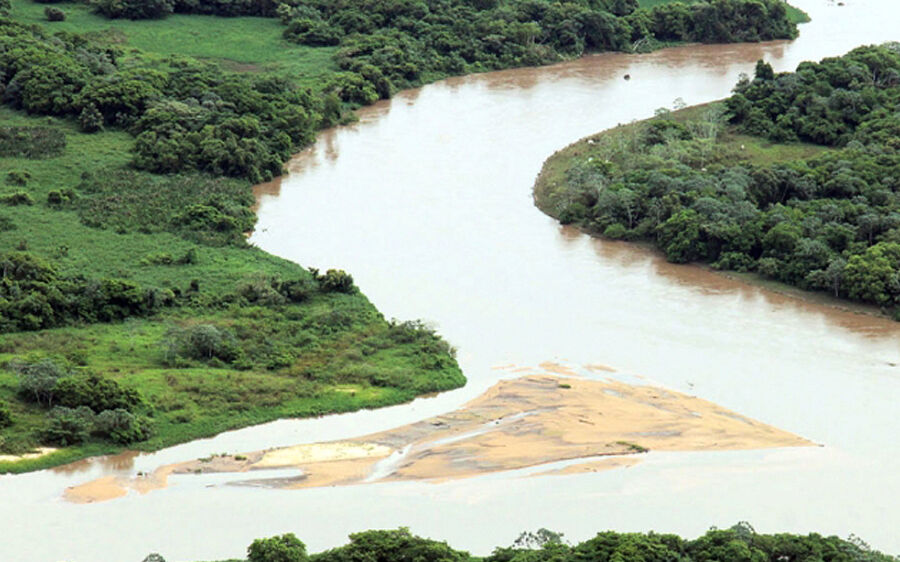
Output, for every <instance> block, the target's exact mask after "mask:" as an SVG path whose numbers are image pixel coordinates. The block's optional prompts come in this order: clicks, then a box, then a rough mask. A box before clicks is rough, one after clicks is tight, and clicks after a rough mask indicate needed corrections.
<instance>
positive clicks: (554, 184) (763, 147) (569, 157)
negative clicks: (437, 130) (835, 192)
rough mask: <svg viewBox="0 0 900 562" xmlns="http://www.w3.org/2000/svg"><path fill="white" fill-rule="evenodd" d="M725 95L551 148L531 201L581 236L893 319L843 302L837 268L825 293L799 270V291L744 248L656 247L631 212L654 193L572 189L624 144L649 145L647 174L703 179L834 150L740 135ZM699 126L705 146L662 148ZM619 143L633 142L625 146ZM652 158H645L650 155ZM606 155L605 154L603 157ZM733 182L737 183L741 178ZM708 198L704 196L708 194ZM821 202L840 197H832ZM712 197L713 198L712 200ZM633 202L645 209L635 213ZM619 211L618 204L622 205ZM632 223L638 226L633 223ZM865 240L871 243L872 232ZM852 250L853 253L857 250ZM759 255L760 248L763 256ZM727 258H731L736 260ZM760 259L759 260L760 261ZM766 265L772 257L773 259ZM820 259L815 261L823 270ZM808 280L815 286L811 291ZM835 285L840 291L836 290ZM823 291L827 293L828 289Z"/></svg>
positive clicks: (608, 163)
mask: <svg viewBox="0 0 900 562" xmlns="http://www.w3.org/2000/svg"><path fill="white" fill-rule="evenodd" d="M726 101H727V100H719V101H716V102H710V103H706V104H701V105H697V106H692V107H687V108H682V109H676V110H674V111H668V110H665V109H661V110H659V111H658V112H657V113H658V115H657V117H654V118H652V119H647V120H643V121H637V122H633V123H630V124H628V125H619V126H617V127H615V128H612V129H608V130H606V131H603V132H600V133H596V134H593V135H589V136H587V137H584V138H582V139H580V140H578V141H576V142H574V143H572V144H570V145H569V146H567V147H565V148H563V149H560V150H558V151H557V152H555V153H554V154H553V155H551V156H550V157H549V158H547V159H546V160H545V162H544V164H543V165H542V168H541V170H540V172H539V174H538V176H537V178H536V179H535V182H534V186H533V189H532V195H533V200H534V203H535V205H536V206H537V207H538V208H539V209H540V210H541V211H542V212H544V213H545V214H547V215H549V216H551V217H553V218H555V219H557V220H559V221H560V222H562V223H563V224H571V225H572V226H574V227H575V228H578V229H579V230H580V231H582V232H584V233H586V234H589V235H591V236H595V237H602V238H604V239H607V240H624V241H626V242H627V243H631V244H638V245H640V246H642V247H645V248H648V249H651V251H653V252H655V253H656V254H658V255H667V254H668V258H669V259H670V261H675V262H677V263H681V262H684V261H691V262H692V263H691V265H692V266H694V267H701V268H704V269H705V270H707V271H711V272H713V273H716V274H717V275H721V276H723V277H726V278H728V279H734V280H738V281H740V282H744V283H748V284H752V285H754V286H758V287H761V288H764V289H766V290H768V291H771V292H774V293H778V294H781V295H785V296H788V297H791V298H797V299H801V300H803V301H805V302H809V303H815V304H822V305H826V306H829V307H832V308H836V309H838V310H842V311H846V312H852V313H855V314H865V315H869V316H875V317H879V318H893V317H894V315H893V313H889V311H887V310H886V309H885V307H884V306H876V305H875V304H872V303H871V302H860V301H859V300H849V299H848V298H847V295H846V293H847V291H846V289H844V288H843V287H840V282H841V280H843V274H841V275H840V276H839V277H835V280H834V281H833V283H832V285H833V286H829V288H828V291H825V290H822V289H823V287H821V286H819V285H821V284H822V283H821V282H820V283H819V284H818V285H816V284H814V283H813V282H810V281H809V280H808V279H807V280H804V279H802V276H801V278H800V279H799V281H795V283H798V282H799V283H800V284H801V285H803V286H804V288H805V289H806V290H804V288H801V287H798V286H796V285H792V284H789V283H786V282H784V281H781V280H779V279H775V278H773V276H774V275H776V274H777V275H783V274H782V273H781V272H778V271H775V272H769V273H768V274H767V275H766V274H763V273H761V272H762V271H763V269H764V267H768V268H771V267H774V266H770V264H768V263H767V264H766V265H765V266H763V265H760V266H759V267H757V264H756V263H755V261H756V260H753V259H750V258H749V257H747V256H746V255H744V254H740V255H739V254H737V253H735V254H728V257H727V259H726V258H722V259H719V260H718V261H717V262H716V263H710V262H711V261H714V258H707V261H693V260H696V259H697V258H698V257H699V256H700V254H697V255H694V254H690V251H688V252H687V253H686V254H685V255H689V257H688V258H686V259H685V258H683V257H681V255H680V254H677V253H673V251H671V250H670V251H664V250H663V249H662V247H661V246H660V244H662V242H660V241H659V240H658V238H660V237H661V236H662V235H663V234H665V233H663V232H662V231H661V230H660V229H661V228H662V226H661V225H657V226H656V227H655V228H656V230H654V229H653V228H650V227H648V226H646V225H645V223H649V222H651V221H649V220H647V219H646V218H644V219H638V218H634V219H632V218H631V216H632V214H633V215H634V216H638V214H639V213H643V212H645V211H646V209H645V208H646V207H647V205H649V203H648V201H650V200H651V199H654V198H655V199H657V200H659V199H660V196H654V197H651V198H648V199H647V200H643V199H641V198H638V197H636V196H635V194H634V192H633V191H631V190H629V189H628V188H625V187H624V185H614V186H612V188H609V189H607V188H606V187H604V185H603V181H600V184H598V185H597V186H595V187H589V186H588V185H587V184H585V185H580V184H579V186H578V187H575V186H574V184H575V183H577V182H582V181H583V180H581V179H578V180H576V179H573V178H574V177H575V176H576V175H579V176H584V175H585V174H587V175H590V174H592V173H597V174H599V176H602V175H603V174H604V173H606V172H597V171H593V172H592V171H588V170H589V169H591V168H592V167H593V168H594V169H595V170H601V169H602V168H603V167H607V168H608V169H609V170H613V169H616V168H617V167H618V166H620V165H623V161H627V160H628V159H629V158H631V156H628V153H629V151H630V150H634V151H649V152H648V153H652V154H655V155H656V156H654V157H655V158H657V160H655V161H653V162H650V163H649V164H648V166H649V168H648V170H654V171H652V172H650V171H648V174H651V175H652V174H659V173H661V174H662V175H665V174H667V173H669V172H668V171H666V170H660V166H664V165H670V166H673V167H677V166H683V165H684V163H687V167H690V168H693V169H695V170H698V171H700V172H703V174H705V175H708V176H709V177H715V174H719V173H721V172H722V170H723V166H725V165H728V166H734V165H735V164H739V165H740V166H744V167H745V168H744V169H749V170H753V171H754V173H755V172H756V171H759V172H760V173H763V172H765V171H767V170H771V169H772V168H773V167H776V166H781V165H785V166H789V165H794V166H803V165H805V164H802V163H807V162H818V161H821V160H826V161H827V159H828V158H829V157H831V156H833V152H834V151H835V150H837V149H835V148H832V147H828V146H822V145H817V144H810V143H803V142H791V143H776V142H773V141H771V140H770V139H765V138H761V137H758V136H751V135H748V134H745V133H744V132H743V131H742V130H740V129H739V128H738V127H737V126H733V125H727V124H725V123H724V120H723V117H722V116H723V115H724V114H725V113H727V112H728V109H727V108H726ZM703 128H707V129H712V130H714V131H715V132H713V133H712V134H711V137H710V138H707V139H704V141H705V142H707V143H708V144H707V145H706V147H701V148H700V149H699V150H700V151H701V153H700V154H694V155H691V156H685V155H684V154H683V153H682V154H680V155H679V154H678V151H679V150H683V149H682V148H677V147H675V148H669V147H667V144H666V143H671V144H670V145H669V146H672V147H674V146H676V145H677V143H678V142H679V141H680V140H681V139H679V138H677V136H676V135H682V134H684V135H690V134H706V132H705V131H703V132H701V133H695V132H694V131H696V130H698V129H703ZM664 129H669V130H670V131H675V132H672V133H668V134H669V136H668V137H666V138H665V140H664V139H663V138H662V137H661V138H660V139H659V140H652V141H649V142H650V143H651V144H652V143H656V142H659V143H661V144H660V145H659V146H658V147H656V148H658V150H657V151H656V152H655V153H654V152H653V150H656V149H654V148H648V146H646V145H643V146H642V143H643V142H645V141H644V140H643V138H644V137H645V136H646V135H648V134H654V135H655V134H657V133H655V132H654V133H648V131H651V130H654V131H656V130H660V131H662V130H664ZM679 131H681V132H679ZM689 131H691V132H689ZM613 145H615V146H616V148H611V147H612V146H613ZM626 145H627V146H630V147H632V148H625V147H626ZM692 149H693V150H696V147H693V148H689V149H688V150H692ZM703 151H705V153H703ZM614 154H615V156H614ZM635 157H636V156H635ZM654 157H649V158H651V159H652V158H654ZM611 158H612V160H610V159H611ZM679 159H682V161H681V162H679V161H678V160H679ZM725 162H727V164H725ZM662 163H666V164H662ZM706 166H709V170H710V171H709V173H708V174H707V167H706ZM657 170H659V171H657ZM610 173H612V172H610ZM599 176H598V177H599ZM646 177H647V176H646V175H645V178H646ZM804 179H808V178H804ZM645 181H646V180H645ZM654 181H656V180H654ZM722 181H726V180H722ZM738 185H740V183H739V184H738ZM748 185H749V184H748ZM629 187H633V186H629ZM699 189H701V190H702V189H705V190H706V191H707V192H708V193H704V194H703V195H704V196H706V197H710V194H711V193H712V190H711V189H710V188H709V187H705V188H699ZM736 189H738V190H740V192H741V193H744V190H749V189H748V187H747V186H742V187H738V188H736ZM591 190H594V191H591ZM623 193H624V194H626V195H628V196H629V197H632V199H629V200H628V201H625V200H624V199H623V200H619V201H614V202H612V203H610V202H609V201H608V200H610V199H615V198H617V197H619V196H620V194H623ZM623 196H624V195H623ZM744 197H746V195H744ZM801 197H802V196H801ZM604 198H605V199H604ZM688 198H689V199H696V198H697V194H696V192H693V194H692V195H691V196H689V197H688ZM708 200H710V201H711V199H708ZM828 201H838V202H839V200H838V199H833V200H828ZM657 202H659V203H660V204H662V205H670V206H671V205H672V204H673V203H672V202H671V200H670V201H668V202H667V203H662V202H661V201H657ZM823 202H824V201H823ZM713 203H715V202H714V201H713ZM585 205H587V206H590V205H597V206H598V207H599V206H601V205H605V206H606V207H609V208H610V209H612V208H614V207H615V206H618V207H619V211H614V210H610V213H614V212H620V213H624V215H622V214H620V215H619V216H620V217H621V216H626V217H628V218H627V220H628V223H627V224H626V225H625V226H623V224H622V223H621V222H615V221H616V220H624V219H614V218H613V219H609V218H604V219H597V220H591V219H588V218H585V215H588V214H590V213H591V212H592V211H591V210H588V209H586V208H585ZM779 205H780V203H779ZM638 207H640V208H642V209H644V210H643V211H638V210H637V209H638ZM622 209H625V210H624V211H622ZM736 209H737V204H735V206H734V207H733V208H732V209H729V210H728V211H725V212H729V211H731V212H738V211H737V210H736ZM690 212H692V211H690ZM673 220H674V219H673ZM701 220H706V221H708V222H712V219H711V218H709V217H704V219H701ZM776 220H777V219H776ZM641 221H642V222H641ZM639 222H640V224H638V223H639ZM694 226H699V225H694ZM714 226H715V225H714ZM732 226H733V225H732ZM829 226H830V225H829ZM716 227H718V226H716ZM754 227H755V228H759V227H758V226H756V225H753V227H751V226H750V225H749V224H748V225H744V228H747V229H748V230H752V228H754ZM680 228H692V226H691V225H682V227H680ZM699 228H700V229H705V228H713V227H707V225H705V224H704V225H702V226H699ZM676 230H677V229H676ZM704 232H705V231H704ZM815 235H816V233H815V232H813V234H810V235H808V236H810V237H813V236H815ZM701 236H702V235H701ZM710 237H713V235H710ZM715 243H720V241H715ZM742 243H743V244H744V246H743V247H744V248H746V250H747V252H748V253H749V252H750V251H751V248H752V247H753V244H754V243H753V242H742ZM794 243H795V242H790V244H794ZM869 243H871V237H870V239H869ZM712 244H713V242H710V245H712ZM725 244H726V245H727V244H728V242H725ZM755 244H756V246H759V244H760V242H759V241H757V242H755ZM753 251H755V252H757V254H756V257H757V258H760V259H761V261H760V264H762V263H763V262H764V261H766V260H770V261H772V258H771V256H773V255H775V256H777V257H779V259H780V258H783V256H781V255H780V254H778V253H774V252H773V250H770V249H766V250H765V252H763V251H762V250H760V249H758V248H756V249H754V250H753ZM854 251H856V252H858V250H854ZM700 253H701V254H702V250H700ZM759 254H762V256H760V255H759ZM673 256H674V257H673ZM733 256H738V257H739V258H740V259H738V258H736V257H733ZM764 257H765V259H762V258H764ZM798 259H802V258H798ZM729 260H730V261H729ZM735 260H737V261H735ZM742 260H744V261H742ZM745 261H746V263H745ZM732 262H733V263H732ZM772 263H778V262H775V261H772ZM842 264H844V265H842V266H841V267H842V268H843V267H844V266H845V264H846V261H843V262H842ZM825 265H828V264H825ZM825 265H822V266H820V267H823V268H824V267H825ZM780 267H783V266H780ZM765 271H769V269H765ZM819 274H820V275H821V276H824V275H825V274H824V271H820V272H819ZM835 275H837V274H835ZM809 286H812V287H814V288H815V289H818V290H810V289H809ZM839 291H840V295H841V296H840V297H839V296H838V292H839ZM851 291H852V289H851ZM829 292H831V293H834V294H829Z"/></svg>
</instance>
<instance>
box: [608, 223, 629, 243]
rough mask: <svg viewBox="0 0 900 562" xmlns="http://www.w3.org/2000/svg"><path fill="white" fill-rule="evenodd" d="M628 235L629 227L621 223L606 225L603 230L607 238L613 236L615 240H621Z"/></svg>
mask: <svg viewBox="0 0 900 562" xmlns="http://www.w3.org/2000/svg"><path fill="white" fill-rule="evenodd" d="M627 235H628V229H627V228H625V226H624V225H622V224H619V223H617V222H616V223H613V224H611V225H609V226H607V227H606V229H605V230H604V231H603V236H604V237H605V238H612V239H613V240H621V239H623V238H625V237H626V236H627Z"/></svg>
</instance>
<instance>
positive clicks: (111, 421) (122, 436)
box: [93, 409, 152, 445]
mask: <svg viewBox="0 0 900 562" xmlns="http://www.w3.org/2000/svg"><path fill="white" fill-rule="evenodd" d="M93 432H94V433H95V434H97V435H100V436H102V437H106V438H108V439H110V440H112V441H115V442H116V443H118V444H120V445H128V444H130V443H135V442H137V441H144V440H146V439H148V438H149V437H150V435H151V433H152V432H151V430H150V422H149V420H148V419H147V418H145V417H143V416H136V415H134V414H132V413H131V412H128V411H126V410H122V409H115V410H104V411H102V412H100V413H99V414H97V416H96V417H95V418H94V428H93Z"/></svg>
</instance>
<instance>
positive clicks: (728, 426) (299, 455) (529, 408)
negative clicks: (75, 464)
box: [65, 367, 812, 502]
mask: <svg viewBox="0 0 900 562" xmlns="http://www.w3.org/2000/svg"><path fill="white" fill-rule="evenodd" d="M606 369H608V368H604V367H600V368H596V370H598V371H599V370H606ZM567 370H568V369H559V368H553V369H552V370H551V371H552V372H555V373H560V372H564V371H567ZM545 372H546V371H545ZM810 445H812V443H811V442H809V441H807V440H805V439H803V438H801V437H798V436H796V435H793V434H790V433H787V432H785V431H782V430H779V429H777V428H775V427H772V426H769V425H766V424H763V423H760V422H758V421H755V420H752V419H750V418H747V417H744V416H741V415H739V414H737V413H735V412H731V411H729V410H726V409H724V408H722V407H719V406H717V405H716V404H713V403H711V402H707V401H706V400H702V399H699V398H696V397H692V396H687V395H685V394H681V393H678V392H673V391H669V390H664V389H661V388H657V387H652V386H634V385H629V384H625V383H621V382H615V381H597V380H590V379H586V378H579V377H567V376H559V375H557V374H542V375H532V376H524V377H521V378H516V379H512V380H505V381H501V382H499V383H497V384H496V385H494V386H493V387H491V388H490V389H488V391H487V392H485V393H484V394H483V395H481V396H479V397H478V398H476V399H474V400H472V401H471V402H469V403H468V404H466V405H465V406H464V407H462V408H460V409H459V410H456V411H453V412H450V413H447V414H443V415H440V416H436V417H433V418H429V419H426V420H423V421H420V422H416V423H413V424H410V425H406V426H402V427H398V428H395V429H391V430H388V431H384V432H380V433H375V434H372V435H367V436H364V437H360V438H358V439H353V440H347V441H336V442H329V443H314V444H307V445H297V446H293V447H285V448H279V449H272V450H268V451H256V452H252V453H244V454H241V455H222V456H212V457H207V458H203V459H197V460H193V461H188V462H183V463H178V464H173V465H167V466H164V467H161V468H159V469H157V470H156V471H155V472H154V473H152V474H149V475H139V476H138V477H135V478H125V477H112V476H109V477H104V478H100V479H98V480H94V481H93V482H89V483H87V484H83V485H80V486H74V487H71V488H69V489H67V490H66V492H65V497H66V498H67V499H68V500H70V501H75V502H94V501H103V500H107V499H113V498H116V497H120V496H122V495H125V494H126V493H127V492H128V490H129V489H132V490H135V491H138V492H139V493H146V492H148V491H150V490H153V489H157V488H162V487H165V486H166V485H167V480H168V476H169V474H202V473H210V472H234V473H247V472H250V471H252V472H253V473H254V476H255V477H256V478H255V479H253V480H243V481H242V482H236V484H252V485H260V484H262V485H267V486H272V487H281V488H308V487H317V486H334V485H349V484H364V483H368V482H375V481H377V482H384V481H400V480H428V481H442V480H448V479H456V478H467V477H472V476H477V475H480V474H486V473H491V472H498V471H506V470H515V469H521V468H527V467H535V466H540V465H543V464H548V463H554V462H559V461H566V460H574V459H585V462H584V463H581V464H573V465H569V466H567V467H564V468H561V469H556V470H548V471H545V472H538V473H536V474H538V475H543V474H574V473H584V472H595V471H598V470H608V469H612V468H619V467H628V466H632V465H634V464H636V463H637V462H638V461H639V458H640V456H639V455H640V454H641V453H643V452H646V451H648V450H658V451H701V450H704V451H705V450H736V449H762V448H772V447H797V446H810ZM626 455H627V456H626ZM597 457H604V458H603V459H597ZM271 468H282V469H283V468H296V469H299V471H301V472H300V475H299V476H296V477H293V478H280V479H271V478H270V479H266V472H265V470H264V469H271Z"/></svg>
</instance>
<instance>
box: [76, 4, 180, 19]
mask: <svg viewBox="0 0 900 562" xmlns="http://www.w3.org/2000/svg"><path fill="white" fill-rule="evenodd" d="M92 6H93V8H94V12H96V13H98V14H100V15H103V16H106V17H108V18H110V19H119V18H127V19H130V20H146V19H162V18H164V17H166V16H168V15H169V14H171V13H172V11H173V9H174V7H175V3H174V1H173V0H95V1H94V2H92Z"/></svg>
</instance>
